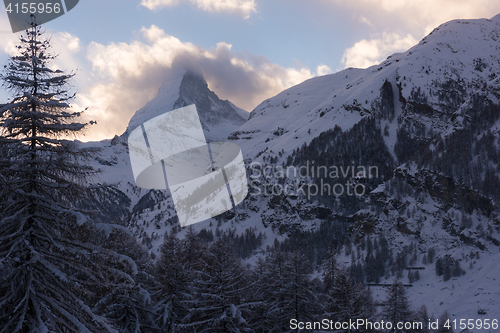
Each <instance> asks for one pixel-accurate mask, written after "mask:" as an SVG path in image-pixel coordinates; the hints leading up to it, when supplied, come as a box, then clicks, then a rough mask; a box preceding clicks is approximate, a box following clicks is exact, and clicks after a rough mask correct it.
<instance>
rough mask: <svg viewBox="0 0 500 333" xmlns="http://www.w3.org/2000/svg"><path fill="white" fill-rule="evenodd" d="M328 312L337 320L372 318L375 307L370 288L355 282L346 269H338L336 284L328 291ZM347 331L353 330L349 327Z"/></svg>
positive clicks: (347, 320)
mask: <svg viewBox="0 0 500 333" xmlns="http://www.w3.org/2000/svg"><path fill="white" fill-rule="evenodd" d="M327 296H328V302H327V306H326V314H327V316H328V317H330V319H332V320H335V321H337V322H349V320H353V321H356V320H357V319H365V320H368V321H370V320H372V319H373V317H374V314H375V307H374V305H373V299H372V296H371V293H370V290H368V289H366V287H365V286H364V285H362V284H357V285H356V284H354V282H353V281H352V279H351V278H350V276H349V272H348V271H347V270H346V269H341V270H338V271H337V273H336V275H335V283H334V286H333V288H332V289H331V290H329V292H328V293H327ZM347 332H352V330H351V329H350V328H349V329H348V330H347Z"/></svg>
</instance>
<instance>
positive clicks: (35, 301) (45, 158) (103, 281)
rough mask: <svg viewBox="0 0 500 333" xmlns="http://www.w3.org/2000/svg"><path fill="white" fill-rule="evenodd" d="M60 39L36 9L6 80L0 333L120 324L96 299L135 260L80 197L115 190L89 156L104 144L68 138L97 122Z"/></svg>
mask: <svg viewBox="0 0 500 333" xmlns="http://www.w3.org/2000/svg"><path fill="white" fill-rule="evenodd" d="M50 46H51V45H50V40H49V39H46V38H44V36H43V32H42V30H41V29H40V27H39V26H38V25H37V24H36V22H35V18H34V17H33V16H32V23H31V27H30V28H29V29H28V30H26V33H25V34H23V35H22V36H21V37H20V42H19V45H18V46H17V55H15V56H12V57H11V58H10V60H9V62H8V64H7V65H6V66H5V68H4V73H3V74H2V75H1V77H0V79H1V80H2V81H3V86H4V87H5V88H7V89H8V90H9V91H10V92H11V93H12V95H13V96H14V97H13V99H12V100H11V101H10V102H9V103H6V104H2V105H0V150H1V151H0V198H1V199H2V200H1V202H0V265H1V269H0V332H2V333H4V332H6V333H15V332H55V333H63V332H64V333H68V332H93V333H97V332H113V331H114V330H113V328H112V327H111V326H110V325H109V323H108V322H107V321H106V320H104V319H103V318H101V317H99V316H97V315H95V314H94V313H93V312H92V311H91V310H90V306H91V304H93V303H94V302H95V301H96V300H97V299H98V298H99V293H100V292H105V290H106V288H107V286H108V285H109V284H110V283H111V281H113V282H114V283H121V282H122V281H126V280H132V277H131V275H132V274H133V273H134V272H135V268H136V267H135V263H134V262H133V261H132V260H131V259H130V258H128V257H126V256H124V255H119V254H118V253H116V252H115V251H112V250H106V249H103V248H101V247H99V246H97V245H96V244H92V240H93V238H94V236H93V235H95V234H97V230H96V229H95V226H94V224H93V223H90V219H89V217H90V215H89V212H87V211H85V210H83V209H81V207H79V206H78V205H77V204H76V203H77V202H81V200H82V198H86V197H88V198H91V197H92V198H99V196H104V195H105V192H106V191H105V190H104V189H103V187H101V186H90V185H88V184H89V180H90V179H91V177H92V176H94V175H95V173H96V172H95V171H94V170H93V169H92V168H91V167H89V166H86V165H85V164H84V162H85V160H86V159H87V158H90V157H92V155H93V154H94V153H95V151H93V150H90V149H81V148H79V146H78V144H77V143H76V142H74V141H70V140H68V139H66V138H68V137H70V136H71V135H74V134H77V133H78V132H81V131H83V130H84V129H85V128H87V126H88V125H89V124H86V123H81V122H78V121H77V118H78V117H79V116H80V113H79V112H72V111H71V110H70V105H69V104H68V103H69V101H70V100H71V98H72V97H73V96H74V95H73V94H71V93H70V91H69V85H68V82H69V80H70V79H71V78H72V77H73V75H74V74H73V73H71V74H64V73H63V72H62V71H60V70H55V69H52V68H51V67H50V63H51V61H52V60H53V59H54V58H55V57H54V56H52V55H51V54H50Z"/></svg>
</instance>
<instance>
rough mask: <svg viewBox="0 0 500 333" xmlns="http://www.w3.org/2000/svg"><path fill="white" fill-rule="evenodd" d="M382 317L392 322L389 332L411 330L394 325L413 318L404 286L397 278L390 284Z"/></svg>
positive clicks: (404, 332) (400, 332) (406, 331)
mask: <svg viewBox="0 0 500 333" xmlns="http://www.w3.org/2000/svg"><path fill="white" fill-rule="evenodd" d="M384 318H385V319H386V320H388V321H390V322H391V323H393V327H392V329H391V330H390V332H396V333H408V332H411V331H409V330H404V329H397V327H396V323H399V322H410V321H412V320H413V318H414V314H413V312H412V310H411V307H410V303H409V301H408V297H407V296H406V290H405V287H404V286H403V284H402V283H401V282H400V281H398V280H395V281H394V283H393V284H392V285H391V286H390V289H389V295H388V297H387V300H386V302H385V308H384Z"/></svg>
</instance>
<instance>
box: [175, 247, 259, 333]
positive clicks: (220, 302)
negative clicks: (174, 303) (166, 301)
mask: <svg viewBox="0 0 500 333" xmlns="http://www.w3.org/2000/svg"><path fill="white" fill-rule="evenodd" d="M202 262H203V263H204V264H203V267H202V269H201V270H200V271H198V272H194V274H193V276H194V277H195V278H196V280H195V281H194V282H193V284H192V286H193V289H194V290H193V291H194V293H193V296H194V298H193V299H192V300H190V301H189V302H187V304H188V310H189V314H188V315H187V316H186V317H185V318H184V321H185V323H186V325H185V327H186V328H188V329H190V330H194V331H196V332H250V331H251V330H250V329H249V328H248V323H247V321H246V319H245V316H244V312H245V308H246V307H248V306H249V304H247V303H246V302H245V294H246V289H247V278H246V271H245V270H244V269H243V268H242V267H241V265H240V264H239V261H238V260H237V259H236V257H235V255H234V254H233V253H232V251H231V249H230V248H229V247H228V246H226V245H225V244H224V242H223V241H222V240H221V239H218V240H216V241H215V242H214V243H213V244H212V245H211V246H210V248H209V249H208V251H207V252H206V253H205V254H204V256H203V257H202Z"/></svg>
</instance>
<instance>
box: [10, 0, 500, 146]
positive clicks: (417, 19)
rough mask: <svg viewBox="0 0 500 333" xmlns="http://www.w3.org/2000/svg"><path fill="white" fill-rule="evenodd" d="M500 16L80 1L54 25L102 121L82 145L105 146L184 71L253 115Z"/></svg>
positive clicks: (216, 0)
mask: <svg viewBox="0 0 500 333" xmlns="http://www.w3.org/2000/svg"><path fill="white" fill-rule="evenodd" d="M499 12H500V3H499V2H498V1H497V0H418V1H415V0H310V1H305V0H265V1H264V0H105V1H103V0H101V1H98V0H80V2H79V4H78V5H77V6H76V7H75V8H74V9H73V10H72V11H70V12H69V13H67V14H66V15H64V16H62V17H60V18H58V19H56V20H54V21H51V22H48V23H46V24H45V25H44V28H45V29H46V31H47V32H48V33H49V34H50V35H51V36H52V40H53V46H54V51H55V53H57V54H59V57H58V59H57V61H56V63H55V64H54V66H57V67H59V68H61V69H63V70H66V71H70V70H75V69H77V70H78V71H77V75H76V76H75V79H74V82H73V85H74V87H75V91H76V92H77V98H76V99H75V100H74V103H73V105H74V107H75V108H85V107H89V110H88V112H87V114H88V117H90V118H92V119H96V120H97V121H98V125H96V126H94V128H93V129H92V130H90V131H89V132H88V133H87V134H86V137H84V138H82V139H83V140H94V139H103V138H109V137H112V136H113V135H115V134H121V133H122V132H123V131H124V130H125V128H126V126H127V123H128V120H129V119H130V118H131V117H132V115H133V113H134V112H135V111H136V110H137V109H139V108H140V107H141V106H143V105H144V104H145V103H146V102H147V101H149V100H150V99H151V98H153V97H154V96H155V94H156V93H157V91H158V88H159V86H160V85H161V84H162V82H163V81H164V80H165V79H166V77H168V71H169V68H170V67H172V66H173V64H174V65H179V64H180V65H183V66H187V67H190V68H191V69H194V70H197V71H199V72H200V73H203V75H204V76H205V78H206V79H207V81H208V83H209V87H210V88H211V89H212V90H214V91H215V92H216V93H217V94H218V95H219V96H220V97H221V98H225V99H229V100H231V101H232V102H234V103H235V104H237V105H238V106H241V107H243V108H245V109H246V110H248V111H251V110H252V109H253V108H254V107H255V106H257V105H258V104H259V103H260V102H261V101H263V100H264V99H265V98H268V97H271V96H273V95H275V94H277V93H279V92H280V91H282V90H283V89H286V88H288V87H290V86H292V85H295V84H298V83H300V82H302V81H304V80H306V79H308V78H310V77H313V76H316V75H324V74H328V73H332V72H336V71H339V70H342V69H344V68H346V67H368V66H370V65H373V64H376V63H378V62H380V61H381V60H383V59H385V58H386V57H387V56H388V55H390V54H392V53H394V52H400V51H404V50H406V49H408V48H410V47H411V46H413V45H414V44H415V43H417V42H418V40H420V39H421V38H422V37H424V36H425V35H426V34H427V33H429V32H430V31H431V30H432V29H433V28H435V27H436V26H438V25H439V24H441V23H444V22H446V21H448V20H450V19H454V18H482V17H486V18H490V17H493V16H494V15H496V14H498V13H499ZM9 29H10V26H9V24H8V21H7V15H6V12H5V11H4V10H2V12H1V14H0V46H1V47H0V61H2V62H5V59H6V58H7V57H8V55H9V54H12V52H14V49H13V45H15V43H16V42H17V38H18V37H19V34H12V33H11V32H10V33H9ZM0 98H1V99H2V100H5V99H6V98H7V97H6V95H5V93H4V92H2V93H0Z"/></svg>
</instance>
